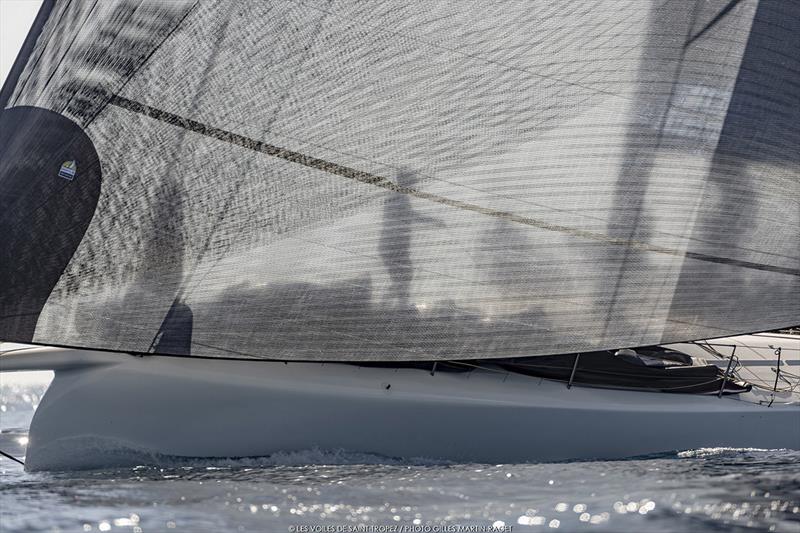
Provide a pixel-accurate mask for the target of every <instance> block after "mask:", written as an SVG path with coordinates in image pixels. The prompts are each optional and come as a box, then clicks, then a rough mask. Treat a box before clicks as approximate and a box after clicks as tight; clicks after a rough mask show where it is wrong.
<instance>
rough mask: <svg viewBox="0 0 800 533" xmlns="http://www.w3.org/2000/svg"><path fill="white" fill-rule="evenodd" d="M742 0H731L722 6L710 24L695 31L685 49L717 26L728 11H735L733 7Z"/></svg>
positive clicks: (684, 46) (685, 44)
mask: <svg viewBox="0 0 800 533" xmlns="http://www.w3.org/2000/svg"><path fill="white" fill-rule="evenodd" d="M741 1H742V0H731V1H730V2H728V4H727V5H726V6H725V7H724V8H722V11H720V12H719V13H717V16H716V17H714V18H713V19H711V20H710V21H709V22H708V24H706V25H705V26H704V27H703V29H702V30H700V31H699V32H697V33H695V34H694V35H693V36H692V37H690V38H689V39H687V41H686V42H685V43H684V45H683V49H684V50H685V49H687V48H689V47H690V46H691V45H692V43H694V42H695V41H696V40H697V39H699V38H700V37H702V36H703V35H705V33H706V32H707V31H708V30H710V29H711V28H713V27H714V26H716V25H717V23H719V21H721V20H722V19H723V18H725V15H727V14H728V13H730V12H731V11H733V8H735V7H736V6H737V5H739V4H740V3H741Z"/></svg>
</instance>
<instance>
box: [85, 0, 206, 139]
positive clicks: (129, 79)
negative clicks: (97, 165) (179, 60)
mask: <svg viewBox="0 0 800 533" xmlns="http://www.w3.org/2000/svg"><path fill="white" fill-rule="evenodd" d="M199 3H200V0H196V1H195V3H194V4H192V5H191V7H190V8H189V9H187V10H186V13H184V15H183V16H182V17H181V19H180V20H179V21H178V22H177V23H176V24H175V26H174V27H173V28H172V29H171V30H170V31H169V32H167V34H166V35H165V36H164V38H163V39H161V42H160V43H158V45H156V46H154V47H153V49H152V50H150V53H149V54H147V57H145V58H144V59H143V60H142V61H141V63H139V65H138V66H137V67H136V68H135V69H134V70H133V72H131V73H130V75H129V76H128V78H127V79H126V80H125V81H124V82H123V83H122V86H120V88H119V89H117V90H116V91H115V92H114V93H111V94H116V93H121V92H122V91H123V90H124V89H125V87H127V86H128V83H130V81H131V80H132V79H133V77H134V76H136V74H137V73H138V72H139V71H140V70H142V68H143V67H144V66H145V65H146V64H147V62H148V61H150V58H151V57H153V55H154V54H155V53H156V52H157V51H158V50H159V49H160V48H161V47H162V46H164V43H166V42H167V41H168V40H169V39H170V37H172V35H173V34H174V33H175V31H176V30H177V29H178V28H180V27H181V26H182V25H183V23H184V22H185V21H186V19H187V18H188V17H189V15H190V14H191V13H192V12H193V11H194V8H196V7H197V6H198V4H199ZM109 100H110V98H107V99H106V101H105V102H104V103H103V105H102V106H100V109H98V110H97V112H95V114H94V115H92V118H90V119H89V120H88V121H87V122H86V124H85V125H84V126H83V128H84V129H86V128H88V127H89V125H90V124H91V123H92V122H93V121H94V119H96V118H97V117H98V116H99V115H100V113H102V112H103V110H104V109H105V108H106V107H108V103H109Z"/></svg>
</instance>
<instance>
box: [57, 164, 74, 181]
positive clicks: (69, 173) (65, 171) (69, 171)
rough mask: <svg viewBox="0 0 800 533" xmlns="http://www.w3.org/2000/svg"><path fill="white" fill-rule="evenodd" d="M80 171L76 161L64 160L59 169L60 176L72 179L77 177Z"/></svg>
mask: <svg viewBox="0 0 800 533" xmlns="http://www.w3.org/2000/svg"><path fill="white" fill-rule="evenodd" d="M77 171H78V166H77V165H76V164H75V161H74V160H73V161H64V162H63V163H61V168H60V169H59V170H58V177H59V178H64V179H65V180H69V181H72V180H74V179H75V173H76V172H77Z"/></svg>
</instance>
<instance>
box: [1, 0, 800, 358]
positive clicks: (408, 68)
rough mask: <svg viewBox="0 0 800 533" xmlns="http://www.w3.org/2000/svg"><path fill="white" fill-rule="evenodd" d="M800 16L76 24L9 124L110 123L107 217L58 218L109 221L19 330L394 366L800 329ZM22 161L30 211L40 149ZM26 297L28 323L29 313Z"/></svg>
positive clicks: (552, 15) (14, 155)
mask: <svg viewBox="0 0 800 533" xmlns="http://www.w3.org/2000/svg"><path fill="white" fill-rule="evenodd" d="M798 21H800V11H799V10H798V8H796V7H793V6H792V5H790V4H789V3H780V4H779V3H765V2H762V3H760V4H759V3H757V2H733V3H730V2H724V1H714V2H695V1H683V2H670V3H667V4H665V5H650V6H644V5H643V4H641V3H639V2H633V1H628V0H607V1H603V2H597V3H593V4H591V5H582V4H569V3H563V2H539V3H537V4H536V7H535V8H534V9H532V8H531V6H530V4H529V3H526V2H519V3H515V2H510V3H503V4H501V5H494V4H491V5H490V4H486V3H485V2H459V3H457V4H455V5H450V4H448V5H444V4H435V5H433V6H431V5H429V4H425V3H417V2H409V3H406V4H404V5H403V6H398V5H395V4H393V3H389V2H380V1H375V2H352V1H344V0H342V1H330V2H326V1H314V2H303V3H299V2H273V3H265V4H248V6H247V8H246V9H245V8H244V7H243V6H242V5H240V4H236V3H232V2H223V1H219V2H205V1H204V2H191V1H187V2H168V3H164V2H155V1H153V2H148V1H144V2H140V1H135V2H134V1H126V0H115V1H109V2H102V3H98V4H96V5H93V6H92V5H86V4H83V3H77V2H74V3H64V4H59V3H57V4H56V6H55V8H54V9H53V12H52V13H51V16H50V18H49V20H48V22H47V24H46V25H45V27H44V29H43V31H42V35H41V36H40V38H39V40H38V41H37V43H36V47H35V49H34V51H33V53H32V54H31V56H30V58H29V60H28V62H27V64H26V66H25V68H24V70H23V72H22V75H21V76H20V77H19V80H18V81H16V82H15V87H14V89H13V91H12V93H11V94H12V97H11V99H10V100H9V102H8V104H7V107H8V109H9V110H13V109H15V108H23V107H26V106H27V108H31V107H34V108H41V109H43V110H48V111H49V112H54V113H57V114H59V115H60V116H61V117H63V118H64V120H68V121H71V122H72V124H74V126H75V128H76V129H77V131H80V132H83V133H84V134H85V135H86V136H87V137H88V139H90V140H91V143H92V144H93V148H94V150H96V153H97V156H98V157H99V161H100V165H101V166H102V173H101V174H102V179H101V182H100V191H99V197H98V198H96V199H95V200H96V207H94V205H92V206H91V208H90V207H86V206H85V205H82V204H81V203H80V202H82V200H78V199H75V200H70V201H69V202H62V203H61V204H58V203H53V205H52V207H51V209H55V210H56V211H57V210H58V209H63V210H64V211H65V212H84V211H86V210H87V209H89V210H90V211H91V212H93V217H92V218H91V222H90V223H88V225H87V226H86V227H84V226H80V224H79V222H78V221H76V222H75V228H77V229H76V230H75V231H78V232H80V233H81V234H82V238H79V239H78V240H77V241H76V242H75V244H74V253H73V254H72V255H71V256H68V260H67V261H64V262H63V263H64V264H61V263H58V264H56V262H53V263H52V265H51V266H50V267H49V268H50V269H51V270H53V272H51V273H50V277H52V276H55V278H54V279H57V282H54V284H53V286H52V289H50V292H49V296H48V297H47V298H46V303H43V304H42V306H41V309H40V310H36V311H32V313H33V315H32V316H33V317H34V318H35V321H34V322H35V331H33V332H32V331H31V330H30V328H28V329H22V328H21V327H19V326H17V325H15V324H16V322H14V321H1V322H0V338H4V339H7V340H15V341H35V342H40V343H49V344H57V345H70V346H83V347H88V348H98V349H109V350H119V351H132V352H144V353H147V352H151V353H166V354H177V355H197V356H211V357H263V358H275V359H286V360H330V361H358V360H364V361H367V360H380V361H391V360H431V359H469V358H482V359H483V358H492V357H498V358H508V357H520V356H531V355H544V354H557V353H574V352H578V351H581V350H597V349H607V348H618V347H623V346H641V345H651V344H658V343H665V342H677V341H685V340H689V339H697V338H706V337H714V336H722V335H731V334H736V333H744V332H751V331H758V330H766V329H772V328H775V327H781V326H787V325H791V324H794V323H796V322H797V317H798V316H800V303H798V301H796V300H797V299H796V298H794V297H793V296H794V295H796V294H797V293H798V289H800V285H799V281H798V280H800V254H799V253H798V247H799V246H800V208H798V206H799V205H800V181H799V180H798V173H799V171H800V162H798V155H797V154H798V152H800V151H799V150H798V146H800V143H798V135H797V129H796V128H797V126H796V124H797V123H800V121H798V120H796V118H797V117H794V115H793V114H796V110H797V109H798V108H800V106H798V105H796V104H797V97H798V94H799V92H798V86H799V85H800V84H798V81H799V80H800V78H798V71H799V70H800V68H798V67H800V64H798V61H799V59H798V58H800V53H792V50H794V51H795V52H798V37H797V35H798V34H799V33H798V32H797V31H796V30H797V26H798V23H799V22H798ZM765 28H768V29H765ZM9 114H10V113H9V111H8V110H6V111H3V113H2V115H0V120H2V121H3V127H4V129H6V130H9V128H11V127H12V126H13V128H14V131H17V129H20V128H23V129H24V127H25V126H24V125H23V126H20V125H17V124H13V125H12V124H11V122H8V116H9ZM7 124H8V125H7ZM36 127H38V126H36V125H35V124H34V125H32V126H30V128H33V129H32V130H31V131H33V133H36V131H35V128H36ZM9 131H10V130H9ZM31 135H32V134H31ZM8 146H9V147H10V146H13V145H12V144H9V145H8ZM3 150H4V153H3V161H4V163H3V164H2V167H1V168H0V195H2V197H3V201H4V202H8V203H9V205H16V204H14V202H16V201H17V200H16V197H17V196H16V194H17V193H15V192H14V191H15V190H16V189H15V187H20V185H19V183H18V181H16V180H18V179H19V178H16V177H15V176H17V175H18V172H16V170H15V169H16V168H17V167H20V166H24V164H25V162H26V159H28V158H30V154H27V153H25V152H24V151H23V150H21V149H16V150H15V149H12V148H6V147H3ZM64 157H66V156H64ZM53 158H62V155H61V154H58V155H57V156H56V155H53ZM48 161H49V160H48ZM48 164H49V165H50V167H47V165H45V167H47V168H55V171H53V175H52V178H53V179H58V176H57V174H58V173H57V170H58V168H60V167H59V165H61V164H62V161H55V160H53V161H49V162H48ZM76 164H77V169H78V170H77V173H76V178H75V179H76V180H81V179H83V177H84V173H83V170H82V169H83V168H84V167H83V165H82V162H81V161H80V160H78V161H77V162H76ZM41 172H45V173H46V172H49V170H47V169H45V170H41ZM47 177H48V178H49V177H50V176H49V175H48V176H47ZM95 179H100V178H99V177H98V178H95ZM36 183H38V182H36ZM65 183H67V182H65ZM14 184H16V185H14ZM12 185H13V187H12ZM30 187H32V188H31V189H30V190H29V191H28V193H29V194H37V193H40V192H41V191H39V190H38V189H36V185H35V184H31V185H30ZM9 213H11V211H9V210H7V211H5V212H4V213H3V214H0V217H3V219H2V220H3V223H4V227H5V225H8V226H9V227H10V228H12V229H11V230H9V231H12V232H18V234H19V235H23V233H20V232H21V231H22V229H17V228H23V227H25V226H26V225H27V222H26V218H25V217H24V216H22V215H20V214H19V213H16V214H14V215H11V214H9ZM43 213H44V212H43ZM56 230H57V228H52V227H47V225H46V224H45V225H43V226H42V229H40V230H37V231H44V232H46V233H52V232H54V231H56ZM29 233H30V232H29ZM72 234H74V231H73V232H72ZM25 235H26V237H25V238H24V239H19V241H20V242H21V243H23V244H20V245H19V246H15V252H14V253H16V254H18V257H19V258H21V259H22V260H23V261H22V262H23V263H24V265H37V264H39V263H37V261H40V260H39V259H37V257H40V256H41V255H42V254H44V253H46V252H45V251H44V250H41V248H40V242H41V239H39V238H37V236H36V235H28V234H25ZM15 242H16V241H15ZM19 262H20V260H17V263H19ZM27 270H29V271H31V272H34V271H35V268H28V269H27ZM10 283H12V279H11V278H9V277H8V276H4V277H2V279H0V284H6V285H8V284H10ZM13 283H15V284H17V285H19V284H20V283H24V280H23V281H22V282H21V281H20V279H18V278H14V280H13ZM0 292H2V290H1V289H0ZM6 292H7V293H9V294H12V295H13V297H6V298H5V299H0V307H2V314H3V315H4V316H5V315H8V314H14V312H15V309H16V307H14V306H17V307H19V305H20V304H19V300H25V298H26V296H25V291H19V290H17V291H10V292H9V291H6Z"/></svg>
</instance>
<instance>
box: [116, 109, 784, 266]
mask: <svg viewBox="0 0 800 533" xmlns="http://www.w3.org/2000/svg"><path fill="white" fill-rule="evenodd" d="M109 103H110V104H112V105H114V106H117V107H119V108H122V109H126V110H128V111H130V112H133V113H138V114H140V115H144V116H147V117H150V118H152V119H155V120H158V121H160V122H163V123H165V124H170V125H172V126H175V127H178V128H183V129H186V130H189V131H192V132H194V133H198V134H200V135H204V136H206V137H210V138H213V139H217V140H219V141H222V142H226V143H228V144H231V145H234V146H240V147H242V148H246V149H248V150H252V151H254V152H259V153H263V154H266V155H269V156H272V157H277V158H279V159H283V160H285V161H289V162H290V163H296V164H298V165H302V166H305V167H309V168H313V169H317V170H321V171H323V172H327V173H329V174H334V175H337V176H341V177H343V178H347V179H351V180H354V181H358V182H360V183H365V184H367V185H372V186H375V187H380V188H382V189H386V190H389V191H392V192H395V193H398V194H406V195H408V196H413V197H415V198H419V199H421V200H427V201H429V202H433V203H437V204H441V205H444V206H447V207H453V208H456V209H461V210H463V211H469V212H473V213H477V214H480V215H485V216H490V217H493V218H497V219H501V220H506V221H509V222H515V223H517V224H522V225H526V226H531V227H535V228H539V229H542V230H545V231H553V232H557V233H565V234H568V235H572V236H575V237H579V238H583V239H588V240H592V241H599V242H603V243H606V244H610V245H616V246H625V247H628V248H631V249H635V250H639V251H644V252H654V253H660V254H664V255H671V256H674V257H686V258H689V259H695V260H697V261H704V262H707V263H717V264H725V265H730V266H736V267H739V268H747V269H750V270H760V271H764V272H773V273H777V274H785V275H788V276H795V277H800V268H790V267H781V266H777V265H768V264H764V263H755V262H751V261H742V260H739V259H730V258H726V257H718V256H712V255H708V254H702V253H699V252H686V251H682V250H677V249H673V248H667V247H664V246H657V245H653V244H649V243H646V242H639V241H634V240H630V239H620V238H614V237H610V236H608V235H605V234H602V233H595V232H591V231H586V230H582V229H578V228H572V227H569V226H563V225H560V224H551V223H549V222H546V221H543V220H538V219H535V218H531V217H525V216H521V215H515V214H514V213H509V212H507V211H500V210H497V209H491V208H488V207H483V206H480V205H476V204H471V203H468V202H463V201H460V200H454V199H452V198H447V197H444V196H439V195H436V194H432V193H428V192H424V191H420V190H417V189H412V188H410V187H401V186H399V185H397V184H395V183H394V182H393V181H391V180H389V179H388V178H385V177H383V176H377V175H375V174H370V173H369V172H364V171H362V170H357V169H354V168H351V167H347V166H344V165H339V164H337V163H333V162H331V161H326V160H324V159H319V158H317V157H313V156H310V155H306V154H302V153H299V152H295V151H292V150H288V149H286V148H282V147H279V146H275V145H273V144H269V143H266V142H264V141H259V140H256V139H252V138H249V137H245V136H243V135H239V134H237V133H234V132H232V131H227V130H223V129H221V128H216V127H214V126H210V125H207V124H203V123H202V122H198V121H196V120H192V119H190V118H186V117H182V116H180V115H176V114H174V113H170V112H168V111H164V110H162V109H158V108H155V107H152V106H149V105H147V104H143V103H141V102H137V101H135V100H130V99H128V98H125V97H123V96H119V95H114V96H112V97H111V99H110V100H109Z"/></svg>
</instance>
